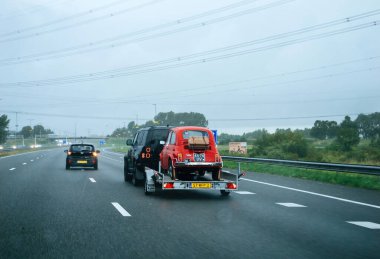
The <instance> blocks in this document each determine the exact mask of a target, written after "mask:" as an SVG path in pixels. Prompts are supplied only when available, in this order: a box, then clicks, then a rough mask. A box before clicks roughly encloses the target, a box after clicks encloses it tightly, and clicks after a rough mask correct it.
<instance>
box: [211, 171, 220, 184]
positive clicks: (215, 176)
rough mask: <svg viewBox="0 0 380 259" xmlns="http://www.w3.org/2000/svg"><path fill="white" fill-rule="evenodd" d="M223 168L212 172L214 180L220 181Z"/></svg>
mask: <svg viewBox="0 0 380 259" xmlns="http://www.w3.org/2000/svg"><path fill="white" fill-rule="evenodd" d="M221 173H222V170H218V171H216V172H212V179H213V180H214V181H220V178H221Z"/></svg>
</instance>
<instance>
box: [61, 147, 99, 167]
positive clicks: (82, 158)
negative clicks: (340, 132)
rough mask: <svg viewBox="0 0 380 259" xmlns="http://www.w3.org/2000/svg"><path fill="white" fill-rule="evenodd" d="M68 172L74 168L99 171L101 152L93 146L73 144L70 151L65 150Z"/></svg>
mask: <svg viewBox="0 0 380 259" xmlns="http://www.w3.org/2000/svg"><path fill="white" fill-rule="evenodd" d="M65 153H66V154H67V157H66V170H69V169H70V168H72V167H78V168H94V169H95V170H98V154H99V153H100V151H99V150H95V147H94V145H91V144H72V145H70V148H69V149H68V150H65Z"/></svg>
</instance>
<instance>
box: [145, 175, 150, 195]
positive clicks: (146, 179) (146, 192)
mask: <svg viewBox="0 0 380 259" xmlns="http://www.w3.org/2000/svg"><path fill="white" fill-rule="evenodd" d="M144 193H145V195H150V192H148V178H147V177H146V174H145V184H144Z"/></svg>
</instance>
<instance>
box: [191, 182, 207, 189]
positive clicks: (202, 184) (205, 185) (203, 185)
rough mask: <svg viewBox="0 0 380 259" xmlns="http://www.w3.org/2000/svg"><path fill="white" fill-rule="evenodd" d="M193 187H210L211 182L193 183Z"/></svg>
mask: <svg viewBox="0 0 380 259" xmlns="http://www.w3.org/2000/svg"><path fill="white" fill-rule="evenodd" d="M191 188H202V189H210V188H211V183H191Z"/></svg>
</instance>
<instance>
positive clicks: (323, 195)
mask: <svg viewBox="0 0 380 259" xmlns="http://www.w3.org/2000/svg"><path fill="white" fill-rule="evenodd" d="M240 179H241V180H244V181H249V182H254V183H260V184H265V185H269V186H273V187H278V188H282V189H287V190H291V191H296V192H302V193H307V194H311V195H316V196H320V197H325V198H329V199H334V200H338V201H343V202H348V203H353V204H357V205H362V206H367V207H372V208H375V209H380V206H378V205H373V204H369V203H363V202H358V201H353V200H348V199H343V198H339V197H335V196H330V195H325V194H320V193H316V192H309V191H305V190H300V189H295V188H290V187H286V186H281V185H277V184H271V183H266V182H260V181H255V180H251V179H247V178H240Z"/></svg>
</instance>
